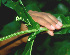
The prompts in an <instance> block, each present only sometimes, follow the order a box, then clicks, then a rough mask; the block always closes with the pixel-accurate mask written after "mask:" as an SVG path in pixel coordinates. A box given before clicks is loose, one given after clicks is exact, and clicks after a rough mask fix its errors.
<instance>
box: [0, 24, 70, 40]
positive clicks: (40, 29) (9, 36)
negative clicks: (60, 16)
mask: <svg viewBox="0 0 70 55" xmlns="http://www.w3.org/2000/svg"><path fill="white" fill-rule="evenodd" d="M67 27H70V24H63V26H62V28H67ZM37 31H41V32H43V31H48V29H47V28H46V27H44V28H39V29H38V30H37V29H32V30H26V31H21V32H17V33H14V34H11V35H8V36H6V37H3V38H0V41H3V40H6V39H9V38H11V37H14V36H17V35H21V34H26V33H32V32H37Z"/></svg>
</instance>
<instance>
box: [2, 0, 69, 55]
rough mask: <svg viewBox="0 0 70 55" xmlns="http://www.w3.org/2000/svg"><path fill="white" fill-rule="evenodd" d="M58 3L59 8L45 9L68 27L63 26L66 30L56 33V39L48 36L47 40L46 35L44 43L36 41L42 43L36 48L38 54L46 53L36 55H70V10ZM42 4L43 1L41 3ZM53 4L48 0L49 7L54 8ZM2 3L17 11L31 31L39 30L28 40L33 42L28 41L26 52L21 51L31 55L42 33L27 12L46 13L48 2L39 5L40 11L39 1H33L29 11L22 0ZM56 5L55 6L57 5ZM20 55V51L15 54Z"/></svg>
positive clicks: (25, 54)
mask: <svg viewBox="0 0 70 55" xmlns="http://www.w3.org/2000/svg"><path fill="white" fill-rule="evenodd" d="M28 1H30V0H28ZM28 1H26V2H28ZM58 1H59V3H58V5H57V6H54V7H51V8H45V9H46V10H47V11H48V12H50V13H52V14H53V15H54V16H56V18H57V19H58V20H59V21H60V22H62V23H63V24H64V25H66V26H64V25H63V26H64V27H66V28H63V29H61V30H59V31H55V32H54V33H55V34H57V35H55V36H54V37H50V36H48V37H47V38H46V36H47V35H46V34H44V35H45V39H44V40H45V41H43V42H42V41H41V42H39V41H40V40H38V41H37V40H35V41H37V42H39V43H40V44H39V43H38V44H39V46H37V47H36V48H37V51H38V52H41V51H44V52H43V53H38V52H36V53H35V55H41V54H42V55H65V54H67V55H70V53H69V52H70V47H69V46H70V41H69V39H70V38H69V34H68V33H70V29H69V27H67V26H68V24H69V23H70V16H69V14H70V13H69V8H68V7H66V6H65V5H64V2H62V1H61V0H56V3H57V2H58ZM64 1H67V2H68V1H69V0H64ZM40 2H41V1H39V3H40ZM51 2H52V0H48V1H47V5H49V4H50V5H49V7H50V6H52V5H51ZM61 2H62V3H61ZM2 3H3V4H4V5H5V6H7V7H9V8H11V9H13V10H15V11H16V12H17V15H18V16H19V17H22V18H23V19H24V22H25V23H26V24H28V23H29V24H30V25H28V29H29V30H34V29H36V30H38V31H36V32H34V33H32V34H31V35H30V36H29V38H28V40H29V39H31V41H28V42H27V44H26V47H25V50H24V51H22V50H21V51H22V52H21V55H31V51H32V46H33V43H34V39H35V38H36V35H37V34H39V33H40V32H41V31H40V30H39V29H40V25H39V24H38V23H36V22H35V21H34V20H33V19H32V18H31V17H30V15H29V14H28V13H27V11H28V9H32V10H38V11H41V10H42V11H43V10H44V11H45V12H46V10H45V9H43V8H44V6H45V5H46V2H45V3H43V2H41V3H40V5H39V8H40V9H41V10H40V9H39V8H37V4H39V3H38V2H37V1H35V2H33V1H31V3H32V4H31V3H29V4H28V5H27V6H26V8H27V11H26V9H25V7H24V5H23V3H24V2H23V3H22V1H21V0H19V1H17V2H15V1H12V0H2ZM53 3H54V1H53ZM56 3H55V4H56ZM68 3H69V2H68ZM55 4H53V5H55ZM33 5H34V7H33ZM46 7H47V6H46ZM36 8H37V9H36ZM52 8H53V9H52ZM51 11H53V12H51ZM54 13H58V14H54ZM62 14H63V15H62ZM64 15H65V16H66V17H65V16H64ZM67 15H68V16H67ZM42 30H43V29H42ZM66 37H67V38H66ZM38 38H39V37H38ZM41 38H42V39H43V37H41ZM39 39H40V38H39ZM36 45H37V44H35V46H36ZM33 51H34V50H33ZM18 53H19V50H18V51H17V52H16V53H15V55H20V54H18ZM33 55H34V54H33Z"/></svg>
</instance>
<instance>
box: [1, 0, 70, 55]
mask: <svg viewBox="0 0 70 55" xmlns="http://www.w3.org/2000/svg"><path fill="white" fill-rule="evenodd" d="M13 1H17V0H13ZM22 1H23V3H24V5H25V7H26V9H27V11H28V10H33V11H39V12H47V13H51V14H53V15H54V14H63V15H64V16H70V0H22ZM1 11H2V12H1ZM0 13H1V20H0V36H6V35H9V34H11V33H14V32H16V31H18V30H19V29H20V22H19V23H18V22H16V21H15V17H16V16H17V13H16V12H15V11H14V10H12V9H10V8H8V7H6V6H4V5H3V4H2V5H1V7H0ZM4 20H5V21H6V22H1V21H4ZM20 46H22V48H23V44H22V45H20ZM22 48H19V49H16V50H18V51H17V52H18V55H20V54H21V53H22V50H24V48H23V49H22ZM16 50H15V51H16ZM32 55H70V34H57V35H54V36H53V37H51V36H49V35H48V34H46V33H43V34H42V33H40V34H38V35H37V38H36V39H35V43H34V46H33V50H32Z"/></svg>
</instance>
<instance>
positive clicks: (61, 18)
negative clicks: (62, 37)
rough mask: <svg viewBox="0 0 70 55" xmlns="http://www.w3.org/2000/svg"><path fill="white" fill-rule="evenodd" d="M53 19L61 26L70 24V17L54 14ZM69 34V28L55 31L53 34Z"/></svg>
mask: <svg viewBox="0 0 70 55" xmlns="http://www.w3.org/2000/svg"><path fill="white" fill-rule="evenodd" d="M55 17H56V18H57V19H58V20H59V21H60V22H61V23H62V24H70V17H69V16H67V17H65V16H64V15H62V14H55ZM67 33H70V28H64V29H61V30H59V31H56V32H55V34H67Z"/></svg>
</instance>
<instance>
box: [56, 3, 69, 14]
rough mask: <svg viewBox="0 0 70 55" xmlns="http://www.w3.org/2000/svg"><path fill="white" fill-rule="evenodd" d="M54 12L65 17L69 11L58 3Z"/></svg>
mask: <svg viewBox="0 0 70 55" xmlns="http://www.w3.org/2000/svg"><path fill="white" fill-rule="evenodd" d="M55 12H56V13H57V14H64V15H66V14H67V13H68V12H69V9H68V7H66V6H65V5H64V4H62V3H59V4H58V5H57V7H56V8H55Z"/></svg>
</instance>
